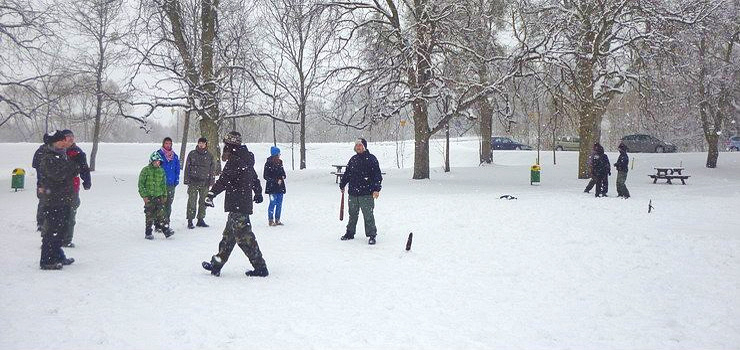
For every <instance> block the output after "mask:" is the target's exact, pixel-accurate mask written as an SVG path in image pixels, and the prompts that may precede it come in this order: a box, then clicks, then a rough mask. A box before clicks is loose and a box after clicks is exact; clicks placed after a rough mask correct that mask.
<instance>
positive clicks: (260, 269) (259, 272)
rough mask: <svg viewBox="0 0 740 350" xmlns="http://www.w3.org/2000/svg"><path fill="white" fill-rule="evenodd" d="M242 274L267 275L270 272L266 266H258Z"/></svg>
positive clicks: (251, 275) (252, 275) (250, 275)
mask: <svg viewBox="0 0 740 350" xmlns="http://www.w3.org/2000/svg"><path fill="white" fill-rule="evenodd" d="M244 274H245V275H247V276H249V277H267V275H269V274H270V273H269V272H267V267H266V266H263V267H258V268H256V269H254V270H248V271H247V272H245V273H244Z"/></svg>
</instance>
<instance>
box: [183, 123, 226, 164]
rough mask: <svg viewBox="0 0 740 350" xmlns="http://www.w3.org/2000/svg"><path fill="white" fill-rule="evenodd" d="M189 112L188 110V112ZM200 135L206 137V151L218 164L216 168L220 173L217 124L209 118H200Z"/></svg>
mask: <svg viewBox="0 0 740 350" xmlns="http://www.w3.org/2000/svg"><path fill="white" fill-rule="evenodd" d="M188 113H190V112H188ZM200 135H201V136H203V137H205V138H206V139H208V151H209V152H211V154H212V155H213V158H214V160H215V161H216V164H218V166H217V167H216V169H217V170H218V173H219V174H220V173H221V148H220V147H219V141H220V138H219V137H218V125H217V124H216V122H214V121H213V120H211V119H208V118H201V119H200Z"/></svg>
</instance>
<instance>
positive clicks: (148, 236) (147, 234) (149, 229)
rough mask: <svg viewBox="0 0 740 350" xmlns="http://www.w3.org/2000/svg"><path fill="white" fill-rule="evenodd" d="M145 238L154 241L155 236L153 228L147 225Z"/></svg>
mask: <svg viewBox="0 0 740 350" xmlns="http://www.w3.org/2000/svg"><path fill="white" fill-rule="evenodd" d="M144 238H146V239H150V240H151V239H154V236H153V235H152V226H150V225H146V230H145V231H144Z"/></svg>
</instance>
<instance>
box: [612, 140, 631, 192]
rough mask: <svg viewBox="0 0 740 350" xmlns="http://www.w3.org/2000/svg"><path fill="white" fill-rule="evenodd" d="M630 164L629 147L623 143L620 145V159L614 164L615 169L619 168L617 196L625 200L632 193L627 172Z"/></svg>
mask: <svg viewBox="0 0 740 350" xmlns="http://www.w3.org/2000/svg"><path fill="white" fill-rule="evenodd" d="M629 163H630V160H629V157H628V156H627V146H625V145H624V144H623V143H620V144H619V158H618V159H617V162H616V163H614V167H615V168H617V196H618V197H624V198H625V199H627V198H629V197H630V191H629V190H628V189H627V185H625V184H624V183H625V182H627V170H628V165H629Z"/></svg>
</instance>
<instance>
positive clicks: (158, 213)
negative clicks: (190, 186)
mask: <svg viewBox="0 0 740 350" xmlns="http://www.w3.org/2000/svg"><path fill="white" fill-rule="evenodd" d="M161 164H162V156H160V155H159V152H154V153H152V155H151V156H149V165H147V166H145V167H144V169H141V173H140V174H139V195H140V196H141V198H143V199H144V215H145V216H146V231H145V236H144V238H146V239H154V236H152V224H154V227H155V228H156V229H157V230H160V231H162V233H164V236H165V237H169V236H172V235H173V234H175V232H174V231H172V230H171V229H170V228H169V226H168V225H167V224H166V223H165V216H164V205H165V203H167V180H166V177H165V174H164V169H162V167H161V166H160V165H161Z"/></svg>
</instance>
